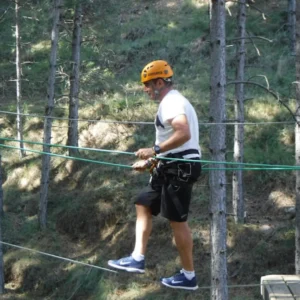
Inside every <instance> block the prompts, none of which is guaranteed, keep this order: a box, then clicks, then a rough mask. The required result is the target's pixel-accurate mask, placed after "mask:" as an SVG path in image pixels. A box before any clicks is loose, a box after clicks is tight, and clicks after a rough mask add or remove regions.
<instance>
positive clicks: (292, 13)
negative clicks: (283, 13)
mask: <svg viewBox="0 0 300 300" xmlns="http://www.w3.org/2000/svg"><path fill="white" fill-rule="evenodd" d="M288 29H289V30H288V32H289V39H290V51H291V54H292V55H295V54H296V0H288Z"/></svg>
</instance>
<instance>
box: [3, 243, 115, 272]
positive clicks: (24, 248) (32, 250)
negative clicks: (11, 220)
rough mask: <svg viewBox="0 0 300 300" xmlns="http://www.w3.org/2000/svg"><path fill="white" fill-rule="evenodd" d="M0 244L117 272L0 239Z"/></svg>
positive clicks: (109, 270)
mask: <svg viewBox="0 0 300 300" xmlns="http://www.w3.org/2000/svg"><path fill="white" fill-rule="evenodd" d="M0 244H3V245H6V246H10V247H13V248H18V249H21V250H27V251H30V252H34V253H37V254H41V255H45V256H49V257H53V258H57V259H61V260H65V261H68V262H71V263H74V264H78V265H83V266H86V267H91V268H95V269H99V270H103V271H107V272H112V273H118V272H117V271H114V270H111V269H107V268H102V267H99V266H95V265H91V264H87V263H83V262H81V261H77V260H73V259H70V258H66V257H62V256H58V255H53V254H50V253H47V252H42V251H38V250H34V249H30V248H26V247H23V246H18V245H14V244H10V243H6V242H3V241H0Z"/></svg>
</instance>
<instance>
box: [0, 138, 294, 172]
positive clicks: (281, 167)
mask: <svg viewBox="0 0 300 300" xmlns="http://www.w3.org/2000/svg"><path fill="white" fill-rule="evenodd" d="M0 140H1V139H0ZM0 147H3V148H9V149H17V150H24V151H28V152H33V153H38V154H46V155H50V156H55V157H61V158H66V159H72V160H79V161H85V162H91V163H96V164H103V165H109V166H116V167H123V168H130V169H132V166H131V165H124V164H116V163H110V162H105V161H99V160H92V159H86V158H80V157H74V156H67V155H63V154H56V153H52V152H44V151H38V150H33V149H28V148H20V147H15V146H8V145H3V144H0ZM98 150H101V149H98ZM127 154H128V152H127ZM159 159H162V160H175V161H183V162H199V161H200V162H202V163H209V164H233V165H243V164H244V165H250V166H252V165H257V166H263V167H264V168H261V167H243V168H216V167H215V168H202V170H219V171H220V170H225V171H226V170H227V171H236V170H244V171H249V170H253V171H262V170H265V171H266V170H269V171H276V170H291V171H292V170H300V166H289V165H267V164H251V163H236V162H219V161H207V160H193V159H179V158H166V157H160V158H159Z"/></svg>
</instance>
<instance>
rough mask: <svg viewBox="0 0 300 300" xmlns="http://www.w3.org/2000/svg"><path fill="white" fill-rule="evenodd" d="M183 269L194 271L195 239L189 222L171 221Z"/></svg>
mask: <svg viewBox="0 0 300 300" xmlns="http://www.w3.org/2000/svg"><path fill="white" fill-rule="evenodd" d="M170 225H171V227H172V229H173V234H174V238H175V243H176V247H177V249H178V252H179V256H180V260H181V264H182V267H183V269H185V270H186V271H194V262H193V239H192V235H191V231H190V228H189V225H188V223H187V222H174V221H170Z"/></svg>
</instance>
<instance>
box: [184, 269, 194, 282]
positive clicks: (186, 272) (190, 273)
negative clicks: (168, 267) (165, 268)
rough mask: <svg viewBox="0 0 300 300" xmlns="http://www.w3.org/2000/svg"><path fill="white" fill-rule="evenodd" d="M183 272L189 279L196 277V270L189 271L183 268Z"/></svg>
mask: <svg viewBox="0 0 300 300" xmlns="http://www.w3.org/2000/svg"><path fill="white" fill-rule="evenodd" d="M182 273H183V274H184V276H185V277H186V278H187V279H188V280H192V279H193V278H194V277H195V271H187V270H185V269H182Z"/></svg>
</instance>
